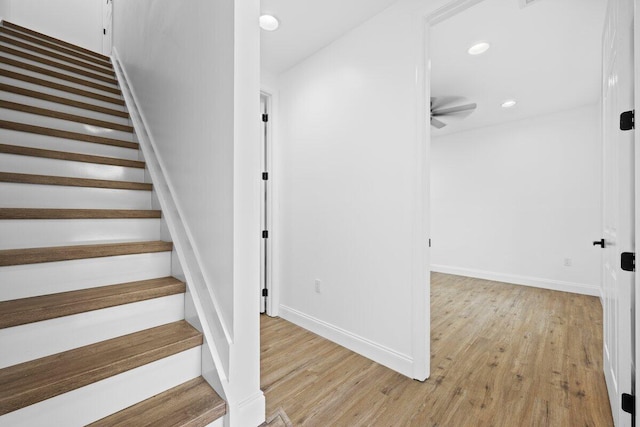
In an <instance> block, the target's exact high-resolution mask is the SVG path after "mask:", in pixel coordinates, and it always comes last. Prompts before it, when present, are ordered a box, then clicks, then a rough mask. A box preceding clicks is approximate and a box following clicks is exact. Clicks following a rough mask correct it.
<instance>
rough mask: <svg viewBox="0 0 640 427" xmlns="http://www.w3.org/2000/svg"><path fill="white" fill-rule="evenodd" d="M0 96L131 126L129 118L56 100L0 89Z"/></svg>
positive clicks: (18, 101) (21, 102) (34, 105)
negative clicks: (51, 100)
mask: <svg viewBox="0 0 640 427" xmlns="http://www.w3.org/2000/svg"><path fill="white" fill-rule="evenodd" d="M0 96H2V99H4V100H5V101H11V102H17V103H19V104H24V105H31V106H33V107H40V108H46V109H48V110H53V111H60V112H62V113H68V114H74V115H76V116H82V117H88V118H91V119H97V120H103V121H106V122H111V123H116V124H121V125H129V126H131V121H130V119H128V118H124V117H119V116H114V115H111V114H103V113H99V112H97V111H91V110H85V109H84V108H76V107H72V106H69V105H64V104H58V103H57V102H49V101H44V100H41V99H38V98H32V97H30V96H24V95H18V94H15V93H11V92H3V91H0Z"/></svg>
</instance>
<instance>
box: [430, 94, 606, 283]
mask: <svg viewBox="0 0 640 427" xmlns="http://www.w3.org/2000/svg"><path fill="white" fill-rule="evenodd" d="M599 120H600V119H599V107H598V105H590V106H583V107H579V108H576V109H573V110H569V111H563V112H558V113H553V114H548V115H544V116H538V117H534V118H531V119H525V120H519V121H513V122H508V123H505V124H503V125H498V126H490V127H486V128H481V129H476V130H471V131H465V132H459V133H455V134H451V135H446V136H439V137H434V138H433V139H432V145H431V155H432V156H431V168H432V169H431V170H432V173H431V196H432V204H431V220H432V222H431V230H432V234H431V236H432V248H431V261H432V268H433V270H434V271H441V272H445V273H452V274H460V275H465V276H472V277H480V278H485V279H490V280H499V281H505V282H510V283H516V284H522V285H530V286H538V287H543V288H549V289H557V290H562V291H569V292H576V293H584V294H588V295H599V287H600V280H601V271H600V265H601V264H600V263H601V251H600V249H599V247H594V246H592V242H593V241H595V240H599V239H600V234H601V224H602V222H601V218H602V214H601V185H600V179H601V145H600V125H599ZM565 264H570V265H565Z"/></svg>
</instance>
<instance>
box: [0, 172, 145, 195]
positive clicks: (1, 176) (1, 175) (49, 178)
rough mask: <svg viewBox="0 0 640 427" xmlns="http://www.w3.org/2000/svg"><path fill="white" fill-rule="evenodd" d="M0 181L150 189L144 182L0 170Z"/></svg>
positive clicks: (119, 188)
mask: <svg viewBox="0 0 640 427" xmlns="http://www.w3.org/2000/svg"><path fill="white" fill-rule="evenodd" d="M0 182H11V183H16V184H40V185H63V186H68V187H91V188H108V189H115V190H137V191H151V190H152V188H153V186H152V185H151V184H148V183H146V182H130V181H109V180H106V179H90V178H69V177H66V176H53V175H32V174H26V173H13V172H0Z"/></svg>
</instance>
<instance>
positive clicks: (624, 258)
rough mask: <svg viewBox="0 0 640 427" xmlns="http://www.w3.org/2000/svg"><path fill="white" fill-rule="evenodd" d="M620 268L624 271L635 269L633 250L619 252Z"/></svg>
mask: <svg viewBox="0 0 640 427" xmlns="http://www.w3.org/2000/svg"><path fill="white" fill-rule="evenodd" d="M620 268H622V269H623V270H624V271H636V254H635V252H622V253H621V254H620Z"/></svg>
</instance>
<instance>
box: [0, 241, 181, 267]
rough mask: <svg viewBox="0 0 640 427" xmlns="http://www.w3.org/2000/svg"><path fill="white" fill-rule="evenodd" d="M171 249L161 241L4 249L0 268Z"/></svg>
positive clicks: (0, 252) (166, 243)
mask: <svg viewBox="0 0 640 427" xmlns="http://www.w3.org/2000/svg"><path fill="white" fill-rule="evenodd" d="M172 249H173V243H171V242H163V241H151V242H134V243H107V244H97V245H78V246H51V247H45V248H28V249H5V250H0V267H5V266H9V265H26V264H38V263H43V262H56V261H71V260H75V259H87V258H102V257H110V256H120V255H135V254H144V253H154V252H169V251H171V250H172Z"/></svg>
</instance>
